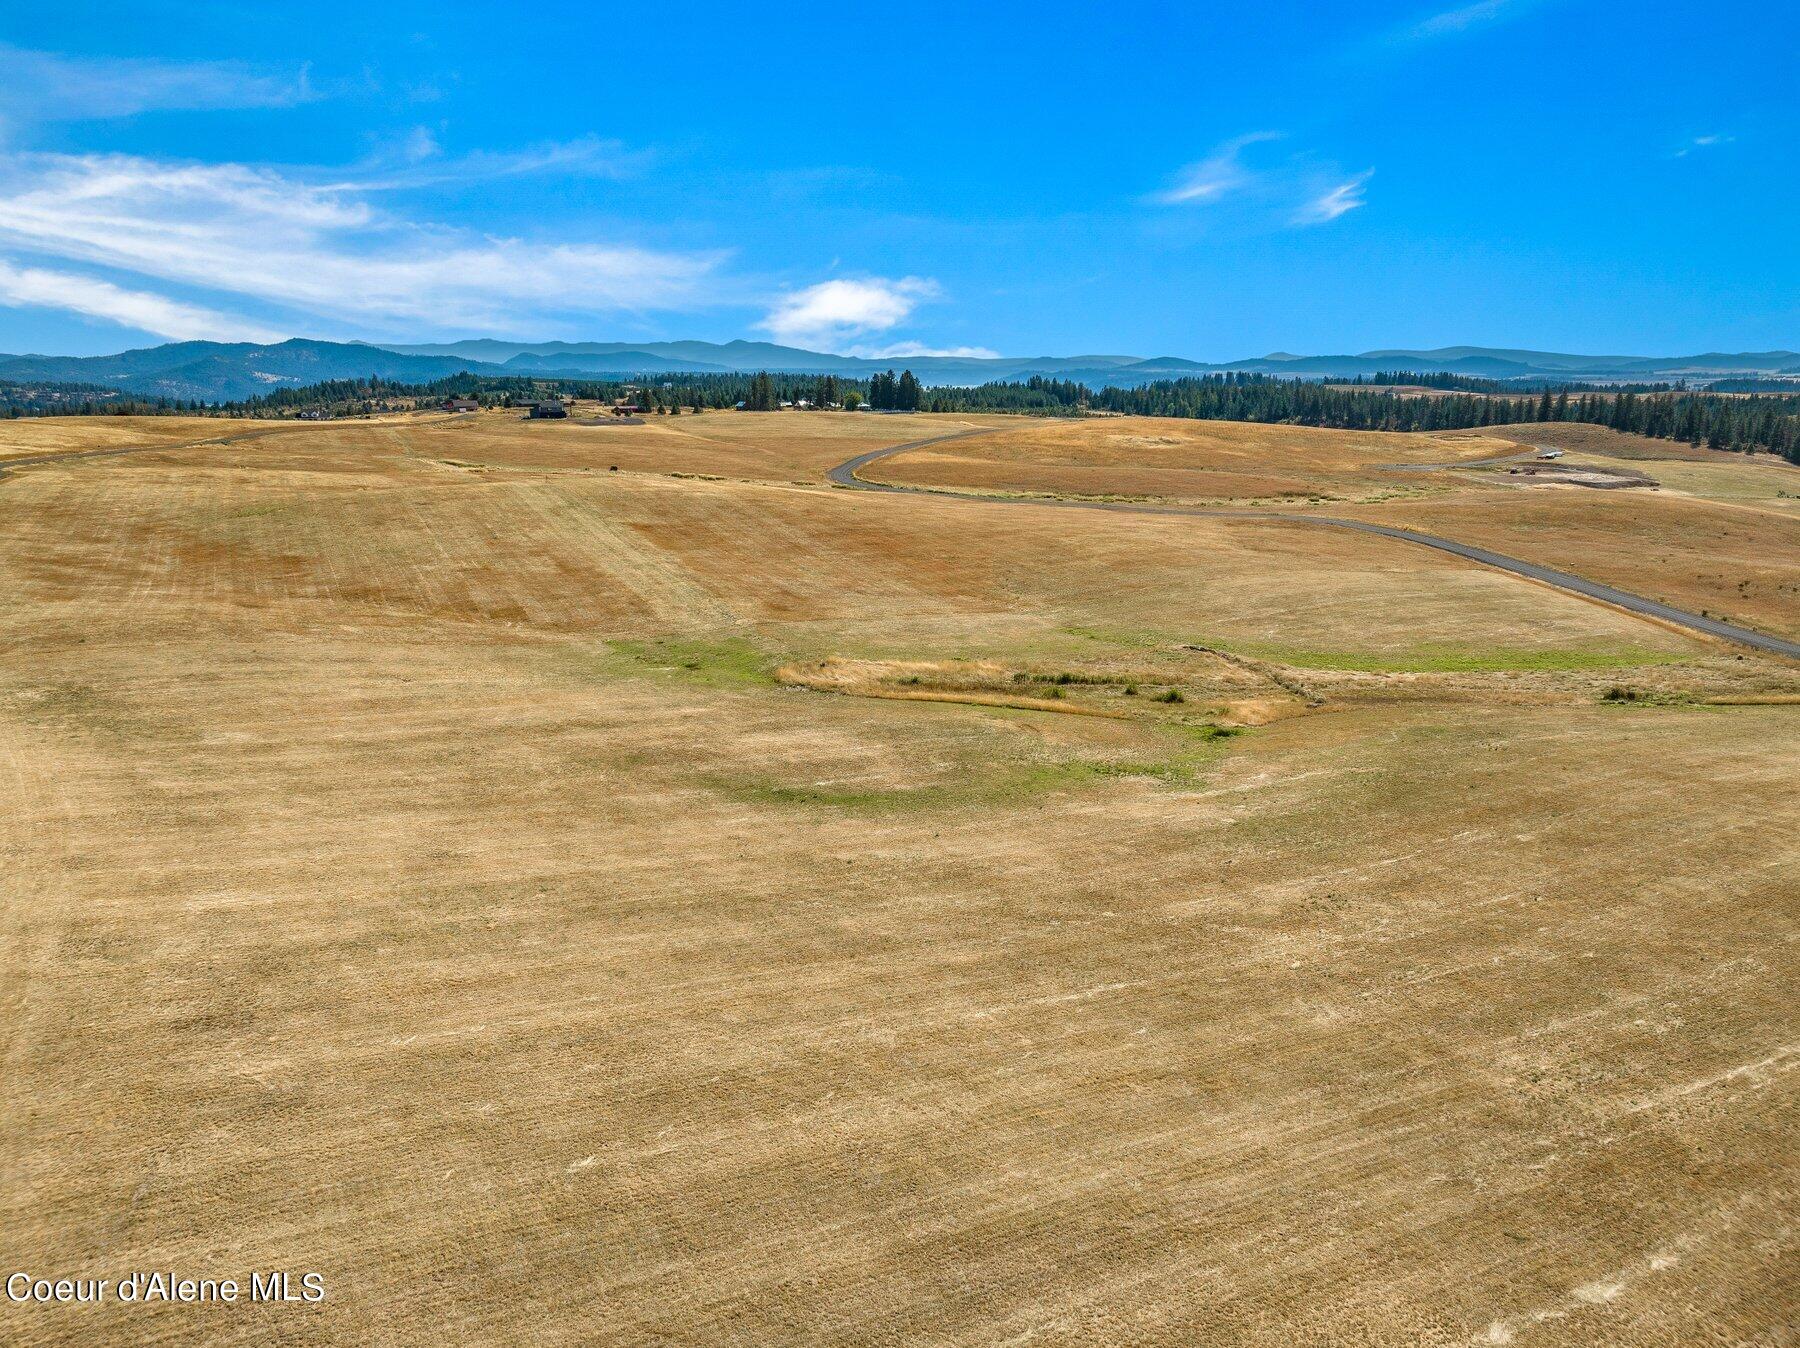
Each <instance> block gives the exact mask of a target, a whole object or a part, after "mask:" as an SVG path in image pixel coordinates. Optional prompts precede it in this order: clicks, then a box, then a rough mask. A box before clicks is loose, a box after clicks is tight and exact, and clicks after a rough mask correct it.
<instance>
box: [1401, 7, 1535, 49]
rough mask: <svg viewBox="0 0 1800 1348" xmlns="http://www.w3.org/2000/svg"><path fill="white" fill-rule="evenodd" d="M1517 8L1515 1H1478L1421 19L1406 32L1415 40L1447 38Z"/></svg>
mask: <svg viewBox="0 0 1800 1348" xmlns="http://www.w3.org/2000/svg"><path fill="white" fill-rule="evenodd" d="M1517 7H1518V6H1517V4H1516V0H1478V3H1476V4H1473V5H1464V6H1463V7H1462V8H1461V9H1447V10H1444V11H1443V12H1442V13H1440V14H1433V15H1431V16H1430V17H1428V18H1425V19H1421V20H1420V21H1419V22H1418V23H1416V24H1414V25H1413V26H1412V27H1411V29H1409V30H1408V32H1409V34H1410V35H1411V36H1412V37H1413V38H1415V39H1424V40H1429V39H1431V38H1434V37H1448V36H1450V35H1452V34H1454V33H1460V32H1463V31H1464V30H1465V29H1469V28H1474V27H1476V26H1477V25H1479V24H1484V23H1492V22H1493V21H1494V20H1495V19H1499V18H1503V17H1504V16H1505V15H1506V13H1507V11H1508V10H1515V9H1517Z"/></svg>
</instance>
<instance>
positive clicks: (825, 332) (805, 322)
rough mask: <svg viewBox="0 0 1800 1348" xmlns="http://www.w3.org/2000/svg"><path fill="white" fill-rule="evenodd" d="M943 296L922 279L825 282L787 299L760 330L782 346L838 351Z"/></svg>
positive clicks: (928, 281)
mask: <svg viewBox="0 0 1800 1348" xmlns="http://www.w3.org/2000/svg"><path fill="white" fill-rule="evenodd" d="M941 293H942V292H941V290H940V289H939V287H938V284H937V282H936V281H932V280H928V279H926V278H924V277H920V276H903V277H901V278H900V279H898V280H887V279H884V278H882V277H879V276H872V277H869V278H867V279H864V280H836V281H821V282H820V283H819V284H818V285H815V286H808V287H807V288H806V289H805V290H796V291H794V292H792V293H791V294H787V295H783V296H782V297H781V298H780V299H778V300H777V301H776V302H775V306H774V308H773V309H771V310H770V311H769V315H768V317H767V318H765V319H763V321H762V323H761V324H760V326H761V327H762V328H763V329H764V330H765V331H767V332H769V333H771V334H773V336H774V337H775V340H776V341H778V342H783V343H787V344H790V345H796V346H811V347H824V348H826V349H834V348H836V347H837V346H838V345H840V344H841V343H843V342H844V341H846V340H848V339H849V338H852V337H859V336H863V335H865V334H868V333H875V332H886V331H888V330H889V329H890V328H893V327H895V326H896V325H897V324H899V323H902V322H904V321H905V320H906V319H907V318H908V317H909V316H910V315H911V314H912V312H913V310H914V309H916V308H917V307H918V306H919V304H920V303H921V302H922V301H925V300H929V299H935V298H937V296H938V295H939V294H941Z"/></svg>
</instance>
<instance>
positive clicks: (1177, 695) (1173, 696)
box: [1156, 688, 1187, 702]
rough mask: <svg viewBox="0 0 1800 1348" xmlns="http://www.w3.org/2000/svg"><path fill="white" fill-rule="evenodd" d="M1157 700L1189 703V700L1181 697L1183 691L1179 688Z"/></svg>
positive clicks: (1170, 690) (1172, 689) (1171, 690)
mask: <svg viewBox="0 0 1800 1348" xmlns="http://www.w3.org/2000/svg"><path fill="white" fill-rule="evenodd" d="M1156 700H1157V701H1158V702H1186V701H1187V699H1186V698H1185V697H1183V696H1182V695H1181V689H1179V688H1171V689H1169V691H1168V692H1166V693H1164V694H1163V695H1162V696H1161V697H1159V698H1157V699H1156Z"/></svg>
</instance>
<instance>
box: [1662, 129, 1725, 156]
mask: <svg viewBox="0 0 1800 1348" xmlns="http://www.w3.org/2000/svg"><path fill="white" fill-rule="evenodd" d="M1736 139H1737V137H1736V136H1721V135H1716V134H1715V135H1707V136H1694V137H1691V138H1690V139H1689V140H1688V143H1687V144H1686V145H1683V146H1682V147H1681V148H1680V149H1679V150H1677V151H1675V157H1676V158H1677V159H1686V158H1687V157H1688V156H1689V155H1690V154H1692V153H1693V152H1694V151H1695V150H1710V149H1712V148H1713V147H1714V146H1717V145H1730V144H1731V143H1732V142H1733V141H1735V140H1736Z"/></svg>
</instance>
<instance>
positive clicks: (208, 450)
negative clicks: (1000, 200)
mask: <svg viewBox="0 0 1800 1348" xmlns="http://www.w3.org/2000/svg"><path fill="white" fill-rule="evenodd" d="M981 426H986V427H988V428H990V430H991V431H992V433H991V434H984V435H981V436H977V437H971V438H968V439H963V440H958V441H955V442H949V443H945V444H941V445H937V446H932V447H928V448H926V449H921V450H918V451H912V452H909V453H908V454H905V455H902V456H899V457H898V458H895V459H891V460H885V461H883V462H881V463H879V464H877V465H874V466H872V468H871V469H870V470H869V473H868V476H870V477H874V478H879V479H881V480H889V481H907V482H912V483H915V484H919V485H929V486H934V487H943V488H948V489H950V493H954V492H964V493H967V492H970V491H976V490H982V491H986V490H996V491H1001V492H1011V493H1034V492H1052V493H1054V492H1061V493H1065V494H1080V495H1092V496H1119V497H1171V498H1175V499H1180V500H1192V501H1219V500H1223V501H1232V502H1238V503H1247V502H1268V503H1279V504H1280V505H1281V508H1283V509H1288V510H1293V509H1299V510H1306V509H1310V508H1315V507H1314V506H1313V505H1309V504H1308V503H1309V502H1312V501H1315V500H1316V502H1318V503H1319V505H1318V507H1317V508H1321V509H1328V510H1330V511H1332V512H1334V513H1338V514H1349V513H1360V514H1363V515H1365V516H1366V517H1367V518H1371V519H1382V520H1389V521H1393V522H1398V523H1404V524H1408V525H1415V524H1417V525H1422V526H1428V527H1431V528H1434V529H1436V530H1438V531H1439V532H1442V533H1445V534H1448V535H1449V536H1451V537H1454V538H1459V539H1464V540H1465V541H1470V542H1486V543H1488V544H1489V545H1490V546H1496V547H1499V548H1501V549H1502V550H1504V551H1508V552H1511V553H1512V554H1513V555H1516V556H1524V557H1528V558H1530V559H1532V560H1542V561H1548V562H1551V563H1552V564H1555V565H1558V566H1562V567H1564V568H1566V569H1568V570H1572V571H1576V572H1578V573H1580V574H1583V575H1589V576H1592V577H1594V578H1596V579H1602V580H1606V581H1609V582H1610V583H1613V584H1616V585H1619V586H1621V587H1623V588H1627V589H1631V590H1634V591H1636V592H1638V593H1642V594H1648V595H1653V596H1662V597H1671V598H1673V599H1675V600H1677V601H1683V600H1685V601H1687V602H1688V603H1690V604H1691V605H1693V606H1694V607H1700V606H1706V607H1709V608H1711V609H1712V610H1713V611H1714V612H1717V613H1722V614H1725V615H1727V616H1729V617H1731V618H1733V619H1734V620H1737V621H1740V622H1743V623H1746V624H1749V625H1752V626H1760V627H1764V628H1766V629H1767V630H1769V631H1774V632H1785V633H1789V634H1793V633H1796V632H1797V631H1800V594H1797V592H1796V589H1795V585H1796V578H1797V576H1800V519H1797V518H1796V517H1795V515H1794V513H1793V511H1792V508H1791V506H1790V505H1789V504H1788V501H1789V498H1788V497H1785V496H1782V495H1781V494H1780V493H1781V492H1783V491H1785V490H1788V488H1786V487H1784V486H1782V485H1781V483H1782V481H1784V480H1785V479H1780V478H1777V477H1771V476H1769V474H1770V473H1771V472H1772V471H1773V472H1786V471H1788V470H1786V469H1773V468H1772V466H1771V465H1768V464H1767V463H1766V462H1761V463H1753V462H1746V461H1742V460H1734V459H1726V458H1723V457H1721V456H1707V455H1704V454H1698V455H1695V454H1692V453H1687V452H1682V453H1681V454H1679V455H1671V456H1670V457H1668V458H1667V459H1666V460H1664V459H1648V460H1646V459H1641V458H1640V459H1634V460H1632V461H1631V466H1632V467H1634V468H1638V469H1643V470H1645V471H1647V472H1648V473H1650V474H1651V475H1652V476H1655V477H1656V478H1657V480H1658V481H1659V482H1662V483H1663V484H1664V485H1663V486H1662V487H1661V488H1659V489H1657V490H1654V491H1652V490H1648V489H1634V490H1625V491H1611V492H1604V491H1589V490H1583V489H1579V488H1571V487H1556V486H1521V485H1518V484H1517V483H1516V481H1515V482H1511V483H1509V482H1508V480H1507V477H1506V475H1505V474H1504V470H1503V469H1502V470H1499V471H1498V472H1493V471H1489V470H1459V471H1451V472H1434V473H1399V472H1394V471H1392V470H1384V469H1382V468H1381V467H1379V465H1381V464H1384V463H1400V462H1411V463H1436V462H1449V461H1467V460H1470V459H1476V458H1482V457H1486V456H1489V455H1491V454H1494V453H1495V452H1501V453H1505V452H1509V451H1510V452H1522V448H1523V445H1525V444H1527V443H1530V442H1531V441H1530V439H1529V437H1528V436H1525V435H1524V433H1523V431H1521V432H1520V433H1519V438H1517V439H1515V438H1513V433H1512V432H1493V433H1489V435H1488V436H1487V437H1485V438H1478V437H1472V436H1441V437H1425V436H1418V437H1402V436H1385V435H1347V434H1343V433H1337V432H1330V431H1303V430H1296V429H1292V428H1271V427H1234V426H1220V425H1207V424H1195V423H1182V422H1150V421H1125V420H1105V421H1101V420H1096V421H1091V422H1082V423H1043V422H1029V421H1022V420H1019V419H1016V418H991V419H987V420H986V421H983V420H982V419H979V418H960V419H959V418H951V417H893V418H888V417H874V416H864V417H856V416H850V415H833V414H823V413H818V414H797V413H796V414H775V415H767V416H743V415H734V414H729V413H717V414H710V415H707V416H704V417H700V418H693V417H684V418H681V419H679V420H672V419H663V418H657V419H655V420H653V421H651V422H649V423H647V424H644V425H641V426H625V425H616V426H584V425H581V424H569V423H564V424H554V423H553V424H542V423H537V424H534V423H529V422H524V421H521V420H518V419H516V417H513V416H506V415H501V414H496V413H484V414H479V415H474V416H466V417H461V418H449V417H441V416H409V417H396V418H391V419H384V420H377V421H367V422H347V423H327V424H322V425H302V424H279V425H277V424H269V423H262V424H258V423H232V422H220V421H216V420H177V419H161V420H146V421H136V420H128V419H119V418H102V419H95V420H84V421H75V420H63V421H38V422H21V423H8V424H4V425H0V460H5V459H14V460H16V459H20V458H29V457H34V456H36V455H40V454H45V453H52V454H60V453H71V452H75V451H79V450H85V449H97V448H126V447H130V446H133V445H141V446H144V447H145V448H144V451H143V452H141V453H132V454H126V455H120V456H116V457H105V458H87V459H83V460H70V461H68V462H66V463H58V464H48V465H37V466H29V467H15V468H13V469H11V470H10V471H7V472H5V475H4V476H0V782H4V784H5V791H6V809H5V811H4V814H0V1035H3V1036H4V1052H5V1059H4V1061H5V1070H4V1074H3V1075H0V1265H4V1266H5V1268H6V1269H8V1270H23V1271H27V1272H29V1273H31V1274H33V1275H37V1276H49V1277H58V1276H68V1277H74V1276H78V1275H79V1276H84V1277H111V1278H117V1277H118V1276H119V1275H120V1274H121V1273H123V1272H131V1271H134V1270H170V1271H172V1272H174V1273H176V1274H177V1275H180V1276H190V1277H202V1276H208V1277H235V1278H238V1279H240V1280H244V1279H247V1277H248V1275H249V1274H250V1273H251V1272H252V1271H268V1270H275V1269H285V1270H290V1271H292V1272H293V1273H294V1275H295V1276H296V1278H297V1277H298V1275H299V1274H300V1273H302V1272H317V1273H319V1274H321V1275H322V1276H323V1279H324V1284H325V1287H326V1289H327V1295H326V1298H325V1300H324V1301H323V1302H321V1303H318V1304H312V1305H292V1306H287V1305H250V1304H245V1303H240V1304H237V1305H206V1306H169V1305H157V1306H125V1305H119V1304H117V1303H116V1302H113V1303H109V1304H105V1305H101V1306H97V1307H93V1306H48V1307H46V1306H35V1305H15V1304H10V1303H0V1339H3V1340H4V1341H6V1342H8V1343H17V1344H21V1345H47V1344H71V1345H75V1344H79V1345H109V1344H124V1343H134V1344H135V1343H153V1344H170V1345H175V1344H182V1345H185V1344H193V1343H201V1344H244V1345H249V1344H266V1343H284V1344H333V1345H337V1344H342V1345H363V1344H382V1345H408V1344H419V1343H425V1344H443V1343H530V1344H544V1345H594V1344H601V1345H613V1344H618V1345H636V1344H659V1345H670V1346H674V1345H681V1346H682V1348H690V1346H691V1348H701V1346H703V1345H704V1346H708V1348H710V1345H720V1344H732V1345H745V1346H749V1345H756V1346H758V1348H761V1346H762V1345H787V1344H795V1345H801V1344H804V1345H815V1344H817V1345H846V1346H847V1345H896V1346H897V1345H936V1344H957V1345H1002V1344H1010V1345H1031V1348H1052V1346H1056V1345H1069V1346H1070V1348H1074V1346H1076V1345H1081V1346H1084V1348H1088V1346H1098V1345H1170V1346H1171V1348H1175V1346H1181V1348H1186V1346H1188V1345H1201V1344H1204V1345H1220V1344H1224V1345H1230V1344H1240V1345H1241V1344H1256V1345H1284V1346H1285V1345H1336V1344H1351V1345H1365V1346H1366V1345H1396V1346H1398V1345H1406V1346H1407V1348H1413V1346H1415V1345H1504V1344H1518V1345H1524V1346H1526V1348H1534V1346H1536V1345H1588V1344H1619V1345H1643V1346H1644V1348H1650V1346H1652V1345H1654V1346H1655V1348H1688V1346H1689V1345H1699V1344H1706V1345H1728V1344H1762V1345H1771V1346H1772V1345H1784V1344H1790V1343H1792V1342H1794V1332H1795V1330H1794V1327H1795V1323H1796V1315H1797V1313H1800V1296H1797V1293H1796V1267H1797V1261H1800V1235H1797V1233H1796V1229H1795V1224H1796V1220H1797V1211H1796V1198H1797V1192H1796V1190H1797V1188H1800V1181H1797V1180H1796V1164H1795V1163H1796V1145H1797V1142H1796V1138H1797V1132H1796V1126H1795V1117H1796V1103H1797V1097H1800V1092H1797V1091H1796V1084H1797V1083H1800V1077H1796V1076H1795V1075H1794V1070H1793V1069H1794V1068H1796V1067H1797V1066H1800V1015H1797V1014H1796V1010H1795V1008H1796V996H1795V992H1796V972H1797V971H1800V922H1797V921H1796V918H1797V916H1800V912H1797V910H1800V665H1796V664H1795V663H1794V662H1791V661H1786V660H1782V659H1779V658H1776V657H1773V656H1766V655H1759V654H1756V653H1755V652H1753V651H1747V650H1740V649H1738V648H1736V647H1733V646H1729V645H1726V644H1723V643H1720V642H1715V641H1711V640H1705V639H1702V638H1699V637H1697V636H1694V635H1692V634H1689V633H1685V632H1682V631H1678V630H1676V629H1674V628H1671V627H1667V626H1663V625H1660V624H1657V623H1653V622H1649V621H1646V620H1643V619H1640V618H1637V617H1633V616H1631V615H1629V614H1626V613H1623V612H1620V611H1616V610H1614V609H1611V608H1609V607H1606V606H1603V605H1600V604H1597V603H1591V602H1587V601H1585V600H1582V599H1578V598H1576V597H1573V596H1571V595H1567V594H1564V593H1561V592H1558V591H1554V590H1551V589H1548V588H1546V587H1543V586H1541V585H1537V584H1534V583H1530V582H1527V581H1524V580H1521V579H1519V578H1517V577H1514V576H1510V575H1506V574H1503V573H1500V572H1498V571H1493V570H1489V569H1486V568H1483V567H1480V566H1476V565H1473V564H1470V563H1466V562H1463V561H1460V560H1459V559H1456V558H1453V557H1449V556H1445V555H1442V554H1438V553H1434V552H1430V551H1428V550H1426V549H1422V548H1417V547H1411V546H1407V545H1405V544H1401V543H1396V542H1392V541H1390V540H1386V539H1382V538H1379V537H1373V536H1366V535H1362V534H1356V533H1351V532H1348V531H1343V530H1333V529H1324V528H1316V527H1310V526H1307V525H1303V524H1284V523H1276V522H1268V521H1258V520H1254V519H1251V520H1237V519H1208V518H1179V517H1169V516H1151V515H1121V514H1108V513H1103V512H1095V511H1085V510H1058V509H1052V508H1043V507H1032V506H1029V505H1020V504H1017V503H1013V502H990V501H981V500H971V499H956V497H955V495H954V494H950V493H946V494H934V495H907V494H901V495H886V494H874V493H862V492H852V491H845V490H841V489H834V488H831V487H829V486H826V485H824V483H823V480H822V479H823V474H824V471H825V470H826V469H827V468H829V467H831V466H833V465H834V464H836V463H838V462H840V461H841V460H843V459H846V458H848V457H850V456H851V455H853V454H857V453H860V452H863V451H865V450H868V449H871V448H875V447H878V446H880V445H883V444H891V443H898V442H901V441H911V440H915V439H920V438H924V437H927V436H931V435H936V434H945V433H949V432H951V431H957V430H964V429H971V428H976V427H981ZM1607 449H1608V446H1607V445H1605V444H1589V445H1586V446H1583V447H1579V448H1578V449H1576V450H1572V452H1571V458H1581V459H1583V460H1584V461H1586V460H1588V459H1590V458H1591V460H1592V462H1594V463H1598V464H1605V463H1608V462H1612V463H1614V465H1615V466H1617V460H1616V459H1609V457H1608V455H1607V453H1606V451H1607ZM615 467H616V468H617V469H618V471H616V472H615V471H611V470H612V469H613V468H615ZM1665 473H1666V474H1667V476H1666V477H1664V476H1661V475H1663V474H1665ZM1792 480H1794V481H1796V482H1800V471H1796V472H1794V473H1793V474H1792ZM1324 503H1330V504H1329V505H1326V504H1324Z"/></svg>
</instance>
